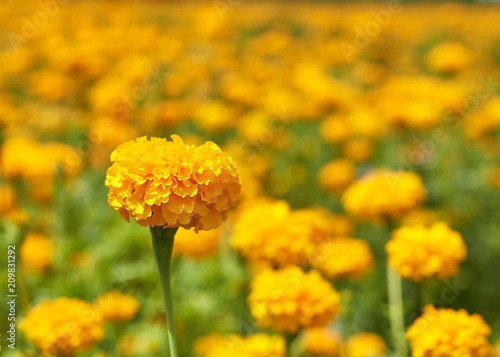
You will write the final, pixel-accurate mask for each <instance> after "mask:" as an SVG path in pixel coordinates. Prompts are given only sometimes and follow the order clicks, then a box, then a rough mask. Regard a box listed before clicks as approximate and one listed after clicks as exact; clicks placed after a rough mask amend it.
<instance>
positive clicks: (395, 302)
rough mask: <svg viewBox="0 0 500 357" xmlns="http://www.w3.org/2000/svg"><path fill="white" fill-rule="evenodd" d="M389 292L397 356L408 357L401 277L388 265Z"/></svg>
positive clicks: (390, 313)
mask: <svg viewBox="0 0 500 357" xmlns="http://www.w3.org/2000/svg"><path fill="white" fill-rule="evenodd" d="M387 291H388V295H389V319H390V322H391V333H392V338H393V340H394V344H395V346H396V356H397V357H406V356H407V353H408V352H407V348H406V341H405V339H404V334H405V323H404V310H403V293H402V285H401V277H400V276H399V275H398V273H396V272H395V271H394V270H393V269H392V268H391V267H390V266H389V264H387Z"/></svg>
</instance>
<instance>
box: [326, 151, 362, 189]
mask: <svg viewBox="0 0 500 357" xmlns="http://www.w3.org/2000/svg"><path fill="white" fill-rule="evenodd" d="M355 177H356V166H355V165H354V163H353V162H352V161H350V160H347V159H338V160H333V161H330V162H328V163H327V164H326V165H325V166H323V167H322V168H321V170H320V171H319V173H318V182H319V185H320V186H321V187H322V188H323V189H324V190H325V191H336V192H342V191H343V190H344V189H345V188H346V187H347V186H349V184H350V183H351V182H353V181H354V179H355Z"/></svg>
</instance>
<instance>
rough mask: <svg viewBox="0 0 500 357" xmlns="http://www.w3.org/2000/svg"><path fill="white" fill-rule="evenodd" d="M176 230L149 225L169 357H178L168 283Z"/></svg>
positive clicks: (170, 290) (170, 291) (170, 288)
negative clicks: (160, 290) (158, 276)
mask: <svg viewBox="0 0 500 357" xmlns="http://www.w3.org/2000/svg"><path fill="white" fill-rule="evenodd" d="M176 232H177V228H163V227H151V236H152V238H153V250H154V252H155V257H156V264H157V265H158V272H159V273H160V281H161V288H162V290H163V300H164V302H165V309H166V311H167V327H168V342H169V346H170V357H178V354H177V341H176V339H175V323H174V303H173V300H172V287H171V283H170V271H171V262H172V250H173V248H174V237H175V233H176Z"/></svg>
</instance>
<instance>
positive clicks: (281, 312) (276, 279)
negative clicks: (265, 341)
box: [248, 266, 340, 333]
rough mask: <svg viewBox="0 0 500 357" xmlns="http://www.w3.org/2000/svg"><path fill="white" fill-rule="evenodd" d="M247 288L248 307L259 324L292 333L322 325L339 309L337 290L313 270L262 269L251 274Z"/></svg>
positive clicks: (290, 267)
mask: <svg viewBox="0 0 500 357" xmlns="http://www.w3.org/2000/svg"><path fill="white" fill-rule="evenodd" d="M250 289H251V293H250V296H249V297H248V304H249V306H250V311H251V313H252V316H253V318H254V319H255V321H256V323H257V325H258V326H260V327H262V328H271V329H274V330H276V331H283V332H287V333H296V332H298V331H300V330H301V329H304V328H308V327H318V326H325V325H326V324H327V323H328V322H330V321H332V320H333V319H335V317H336V316H337V314H338V313H339V310H340V295H339V293H338V292H337V291H336V290H335V289H334V288H333V287H332V286H331V284H330V283H329V282H328V281H327V280H325V279H324V278H323V277H322V276H321V275H320V274H319V273H318V272H317V271H314V270H312V271H310V272H308V273H304V272H303V271H302V270H301V269H300V268H298V267H296V266H289V267H287V268H284V269H282V270H277V271H274V270H265V271H263V272H261V273H260V274H258V275H257V276H255V277H254V278H253V280H252V282H251V284H250Z"/></svg>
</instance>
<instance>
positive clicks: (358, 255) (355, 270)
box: [309, 237, 374, 280]
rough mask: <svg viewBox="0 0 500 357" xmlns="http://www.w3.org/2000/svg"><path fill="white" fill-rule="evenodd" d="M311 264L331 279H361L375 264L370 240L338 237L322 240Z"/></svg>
mask: <svg viewBox="0 0 500 357" xmlns="http://www.w3.org/2000/svg"><path fill="white" fill-rule="evenodd" d="M309 261H310V263H311V265H312V266H313V267H314V268H316V269H318V270H319V271H320V272H321V273H322V274H323V275H325V276H326V277H328V278H329V279H333V280H337V279H342V278H348V279H359V278H361V277H363V276H364V275H365V274H366V273H368V272H369V271H370V270H371V269H372V268H373V265H374V259H373V254H372V251H371V249H370V245H369V244H368V242H366V241H364V240H362V239H353V238H347V237H336V238H333V239H329V240H327V241H325V242H321V243H320V244H319V245H318V246H317V247H316V249H315V251H314V254H313V255H312V256H311V257H310V259H309Z"/></svg>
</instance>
